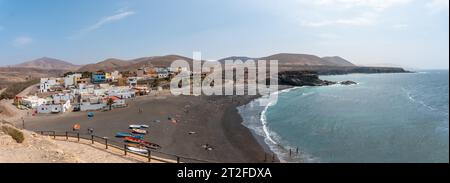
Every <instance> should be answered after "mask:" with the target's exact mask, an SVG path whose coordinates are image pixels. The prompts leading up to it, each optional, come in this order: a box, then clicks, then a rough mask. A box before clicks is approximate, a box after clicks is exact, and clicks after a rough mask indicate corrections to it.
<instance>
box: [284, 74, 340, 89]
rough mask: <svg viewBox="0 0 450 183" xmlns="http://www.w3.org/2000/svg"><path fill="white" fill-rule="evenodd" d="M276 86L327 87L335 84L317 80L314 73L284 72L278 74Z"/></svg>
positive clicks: (317, 77)
mask: <svg viewBox="0 0 450 183" xmlns="http://www.w3.org/2000/svg"><path fill="white" fill-rule="evenodd" d="M278 84H280V85H291V86H327V85H334V84H336V82H333V81H326V80H321V79H319V76H318V75H317V74H316V73H314V72H309V71H284V72H280V73H278Z"/></svg>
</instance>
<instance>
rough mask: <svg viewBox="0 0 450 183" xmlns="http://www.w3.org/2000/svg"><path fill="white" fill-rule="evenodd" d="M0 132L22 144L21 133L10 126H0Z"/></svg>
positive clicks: (23, 137)
mask: <svg viewBox="0 0 450 183" xmlns="http://www.w3.org/2000/svg"><path fill="white" fill-rule="evenodd" d="M2 131H3V132H4V133H6V134H8V135H9V136H11V137H12V138H13V139H14V140H15V141H16V142H17V143H22V142H23V141H24V140H25V136H24V135H23V133H22V132H21V131H20V130H18V129H16V128H13V127H11V126H2Z"/></svg>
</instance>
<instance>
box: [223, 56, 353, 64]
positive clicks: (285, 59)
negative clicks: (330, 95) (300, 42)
mask: <svg viewBox="0 0 450 183" xmlns="http://www.w3.org/2000/svg"><path fill="white" fill-rule="evenodd" d="M226 60H242V61H246V60H255V61H257V60H266V61H270V60H278V65H279V66H356V65H354V64H352V63H351V62H349V61H347V60H345V59H343V58H341V57H338V56H334V57H323V58H320V57H318V56H315V55H307V54H292V53H280V54H275V55H271V56H268V57H262V58H250V57H239V56H233V57H227V58H224V59H220V60H219V62H221V63H225V61H226Z"/></svg>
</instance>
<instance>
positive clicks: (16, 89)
mask: <svg viewBox="0 0 450 183" xmlns="http://www.w3.org/2000/svg"><path fill="white" fill-rule="evenodd" d="M37 83H39V80H38V79H32V80H29V81H25V82H20V83H15V84H11V85H9V86H8V88H6V90H5V91H4V92H3V93H2V94H0V100H2V99H12V98H14V97H15V96H16V95H17V94H19V93H20V92H21V91H23V90H25V89H26V88H28V87H29V86H31V85H34V84H37Z"/></svg>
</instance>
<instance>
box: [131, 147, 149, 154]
mask: <svg viewBox="0 0 450 183" xmlns="http://www.w3.org/2000/svg"><path fill="white" fill-rule="evenodd" d="M127 149H128V150H129V151H132V152H137V153H141V154H147V153H148V150H147V149H141V148H137V147H127Z"/></svg>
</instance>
